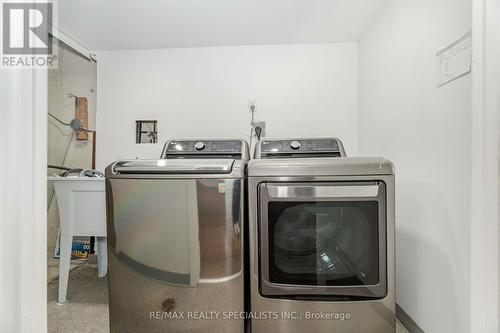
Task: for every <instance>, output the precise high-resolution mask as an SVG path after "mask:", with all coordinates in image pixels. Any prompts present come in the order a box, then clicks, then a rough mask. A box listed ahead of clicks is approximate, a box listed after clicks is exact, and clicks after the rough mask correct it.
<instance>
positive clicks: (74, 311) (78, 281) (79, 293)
mask: <svg viewBox="0 0 500 333" xmlns="http://www.w3.org/2000/svg"><path fill="white" fill-rule="evenodd" d="M57 282H58V280H57V277H56V278H55V279H53V280H52V282H50V283H49V285H48V306H47V307H48V309H47V310H48V323H49V330H48V331H49V333H68V332H71V333H72V332H79V333H107V332H109V323H108V291H107V283H106V278H99V277H97V265H96V264H95V261H94V260H92V259H91V260H90V263H79V264H78V265H75V266H73V270H72V271H71V272H70V277H69V287H68V300H69V303H67V304H64V305H58V304H57V289H58V283H57ZM396 332H397V333H407V331H406V330H405V329H404V328H403V327H402V326H401V325H400V324H399V323H398V324H397V329H396Z"/></svg>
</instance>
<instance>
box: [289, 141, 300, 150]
mask: <svg viewBox="0 0 500 333" xmlns="http://www.w3.org/2000/svg"><path fill="white" fill-rule="evenodd" d="M290 148H292V149H294V150H297V149H299V148H300V142H299V141H297V140H293V141H292V142H290Z"/></svg>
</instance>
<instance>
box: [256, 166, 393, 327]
mask: <svg viewBox="0 0 500 333" xmlns="http://www.w3.org/2000/svg"><path fill="white" fill-rule="evenodd" d="M248 182H249V183H248V189H249V191H248V200H249V233H250V234H249V242H250V244H249V246H250V297H251V310H252V312H256V313H264V312H266V311H269V312H270V313H272V314H274V315H275V316H276V317H274V319H260V320H255V319H253V320H252V321H251V327H252V332H253V333H267V332H290V333H295V332H297V333H299V332H319V333H322V332H325V333H326V332H353V333H354V332H356V333H365V332H366V333H379V332H380V333H387V332H394V331H395V325H396V323H395V320H396V319H395V295H394V242H393V239H394V176H393V175H357V176H298V177H289V176H284V177H249V181H248ZM292 182H300V183H308V182H312V183H320V182H321V183H322V182H328V183H332V182H350V183H352V182H367V183H371V182H382V183H384V184H385V192H386V202H387V204H386V209H385V212H386V224H385V227H386V237H387V242H386V251H387V262H386V275H387V280H386V281H387V295H386V296H385V297H383V298H382V299H376V300H361V301H358V300H352V299H351V300H349V299H345V300H343V299H342V298H340V299H339V300H338V301H332V300H327V299H319V300H312V299H311V300H306V299H303V300H298V299H291V298H289V299H287V298H271V297H263V296H262V295H261V291H260V290H259V288H260V285H259V276H260V273H259V272H260V270H259V258H260V257H259V253H261V252H260V251H263V250H262V249H260V251H259V238H258V236H257V235H258V234H259V230H258V223H259V216H260V213H259V208H258V207H259V199H258V198H259V197H258V191H259V184H262V183H273V184H274V183H292ZM290 315H293V316H294V317H295V318H300V320H297V319H295V320H292V319H287V318H284V317H286V316H290ZM321 315H323V316H329V318H330V319H324V318H323V319H318V317H317V316H321ZM346 318H348V319H346Z"/></svg>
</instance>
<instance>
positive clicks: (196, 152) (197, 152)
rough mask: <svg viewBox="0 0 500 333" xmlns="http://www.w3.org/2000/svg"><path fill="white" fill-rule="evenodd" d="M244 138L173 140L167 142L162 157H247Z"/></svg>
mask: <svg viewBox="0 0 500 333" xmlns="http://www.w3.org/2000/svg"><path fill="white" fill-rule="evenodd" d="M247 153H248V148H247V144H246V142H245V141H243V140H171V141H169V142H167V143H166V144H165V147H164V148H163V152H162V156H161V157H162V158H236V159H240V158H242V157H243V158H245V155H246V154H247Z"/></svg>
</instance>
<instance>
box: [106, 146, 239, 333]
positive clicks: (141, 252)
mask: <svg viewBox="0 0 500 333" xmlns="http://www.w3.org/2000/svg"><path fill="white" fill-rule="evenodd" d="M247 160H248V146H247V143H246V142H245V141H242V140H206V141H205V140H201V141H199V140H198V141H191V140H190V141H180V140H175V141H170V142H168V143H167V144H166V145H165V147H164V149H163V153H162V159H159V160H135V161H120V162H116V163H113V164H112V165H110V166H109V167H108V168H107V169H106V200H107V227H108V253H109V269H108V276H109V278H108V279H109V280H108V281H109V305H110V307H109V313H110V328H111V332H114V333H127V332H130V333H137V332H148V333H156V332H217V333H219V332H231V333H233V332H243V330H244V323H243V321H244V320H243V317H244V316H240V317H236V318H235V317H224V313H225V312H238V313H239V312H243V311H244V301H243V294H244V289H243V230H244V225H243V224H244V216H245V214H244V193H245V186H244V184H245V168H246V164H247Z"/></svg>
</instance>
